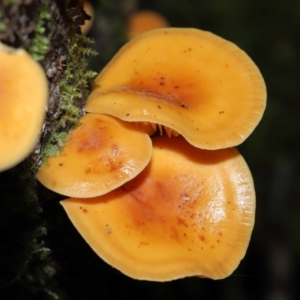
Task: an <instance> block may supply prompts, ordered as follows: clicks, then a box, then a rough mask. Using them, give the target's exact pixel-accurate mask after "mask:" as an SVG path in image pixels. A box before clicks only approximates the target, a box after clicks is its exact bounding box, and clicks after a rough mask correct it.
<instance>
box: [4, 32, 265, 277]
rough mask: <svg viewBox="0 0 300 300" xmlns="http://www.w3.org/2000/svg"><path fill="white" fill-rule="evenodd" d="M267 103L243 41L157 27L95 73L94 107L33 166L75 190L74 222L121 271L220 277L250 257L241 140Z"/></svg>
mask: <svg viewBox="0 0 300 300" xmlns="http://www.w3.org/2000/svg"><path fill="white" fill-rule="evenodd" d="M27 90H28V87H27ZM265 105H266V87H265V84H264V80H263V78H262V76H261V74H260V72H259V70H258V68H257V67H256V66H255V64H254V63H253V62H252V60H251V59H250V58H249V57H248V56H247V55H246V54H245V53H244V52H243V51H242V50H240V49H239V48H238V47H237V46H236V45H234V44H232V43H230V42H228V41H226V40H224V39H222V38H220V37H218V36H216V35H214V34H212V33H209V32H205V31H201V30H198V29H182V28H163V29H156V30H152V31H149V32H146V33H144V34H142V35H139V36H137V37H135V38H133V39H132V40H130V41H129V42H128V43H127V44H126V45H124V46H123V47H122V48H121V49H120V51H119V52H118V53H117V54H116V55H115V56H114V58H113V59H112V60H111V61H110V62H109V64H108V65H107V66H106V67H105V68H104V69H103V70H102V72H101V73H100V74H99V75H98V77H97V78H96V79H95V82H94V86H93V89H92V92H91V94H90V96H89V97H88V99H87V102H86V106H85V110H86V112H87V114H85V115H84V116H83V117H82V118H81V119H80V120H79V125H78V126H77V127H76V128H75V129H74V130H73V131H72V132H70V134H69V137H68V140H67V143H66V145H65V147H64V148H63V149H62V151H61V153H60V155H58V156H55V157H51V158H49V159H48V161H47V162H45V163H44V164H42V165H41V167H40V169H39V170H38V173H37V178H38V180H39V181H40V182H41V183H42V184H43V185H45V186H46V187H47V188H49V189H51V190H53V191H55V192H57V193H59V194H62V195H65V196H66V197H69V198H67V199H65V200H63V201H61V204H62V206H63V208H64V209H65V211H66V213H67V215H68V217H69V218H70V220H71V221H72V223H73V224H74V226H75V227H76V229H77V230H78V231H79V233H80V234H81V235H82V237H83V238H84V239H85V240H86V242H87V243H88V244H89V245H90V247H91V248H92V249H93V250H94V251H95V252H96V253H97V254H98V255H99V256H100V257H101V258H102V259H103V260H104V261H106V262H107V263H109V264H110V265H112V266H113V267H115V268H116V269H118V270H120V271H121V272H123V273H124V274H126V275H128V276H130V277H132V278H136V279H144V280H152V281H168V280H173V279H177V278H182V277H187V276H199V277H207V278H212V279H221V278H224V277H226V276H229V275H230V274H231V273H232V272H233V271H234V270H235V269H236V267H237V266H238V264H239V262H240V261H241V259H242V258H243V257H244V255H245V252H246V250H247V247H248V243H249V240H250V236H251V233H252V229H253V225H254V215H255V191H254V186H253V180H252V176H251V173H250V171H249V169H248V166H247V164H246V162H245V161H244V159H243V157H242V156H241V155H240V154H239V152H238V151H237V149H235V148H234V147H235V146H236V145H239V144H240V143H242V142H243V141H244V140H245V139H246V138H247V137H248V136H249V135H250V134H251V132H252V131H253V130H254V128H255V127H256V126H257V124H258V123H259V121H260V120H261V118H262V115H263V112H264V109H265ZM1 150H2V149H1Z"/></svg>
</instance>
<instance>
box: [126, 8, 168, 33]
mask: <svg viewBox="0 0 300 300" xmlns="http://www.w3.org/2000/svg"><path fill="white" fill-rule="evenodd" d="M163 27H169V23H168V21H167V20H166V19H165V18H164V17H163V16H162V15H161V14H159V13H157V12H155V11H152V10H139V11H136V12H134V13H133V14H131V15H130V16H129V18H128V22H127V30H126V34H127V36H128V38H129V39H132V38H134V37H136V36H138V35H140V34H142V33H144V32H146V31H149V30H152V29H156V28H163Z"/></svg>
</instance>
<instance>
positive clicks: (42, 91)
mask: <svg viewBox="0 0 300 300" xmlns="http://www.w3.org/2000/svg"><path fill="white" fill-rule="evenodd" d="M47 99H48V81H47V78H46V76H45V73H44V70H43V69H42V67H41V66H40V65H39V64H38V63H37V62H36V61H34V60H33V58H32V57H31V56H30V55H29V54H28V53H27V52H26V51H25V50H23V49H14V48H11V47H8V46H6V45H4V44H2V43H0V171H3V170H6V169H9V168H11V167H13V166H15V165H16V164H18V163H19V162H20V161H22V160H23V159H24V158H25V157H26V156H27V155H29V153H30V152H31V151H32V150H33V148H34V146H35V144H36V142H37V141H38V139H39V136H40V133H41V127H42V124H43V120H44V116H45V111H46V105H47Z"/></svg>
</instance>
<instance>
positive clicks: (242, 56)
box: [86, 28, 266, 150]
mask: <svg viewBox="0 0 300 300" xmlns="http://www.w3.org/2000/svg"><path fill="white" fill-rule="evenodd" d="M265 105H266V87H265V84H264V80H263V78H262V76H261V74H260V72H259V70H258V68H257V67H256V65H255V64H254V63H253V61H252V60H251V59H250V58H249V57H248V56H247V54H246V53H245V52H243V51H242V50H241V49H239V48H238V47H237V46H236V45H234V44H233V43H231V42H228V41H226V40H224V39H222V38H220V37H218V36H216V35H214V34H212V33H210V32H205V31H201V30H198V29H187V28H165V29H156V30H152V31H149V32H147V33H144V34H142V35H140V36H138V37H136V38H135V39H133V40H131V41H130V42H128V43H127V44H126V45H125V46H124V47H123V48H121V50H120V51H119V52H118V53H117V54H116V55H115V57H114V58H113V59H112V60H111V61H110V63H109V64H108V65H107V66H106V67H105V68H104V69H103V70H102V72H101V73H100V74H99V75H98V77H97V78H96V79H95V82H94V88H93V90H92V93H91V94H90V96H89V98H88V100H87V103H86V111H88V112H93V113H106V114H109V115H113V116H115V117H118V118H120V119H122V120H125V121H130V122H132V121H134V122H148V123H151V124H152V125H153V126H154V127H155V126H157V125H156V124H158V126H159V127H160V129H162V127H163V128H165V130H166V132H167V134H168V135H178V133H179V134H181V135H182V136H184V138H185V139H186V140H187V141H188V142H189V143H191V144H192V145H194V146H196V147H199V148H202V149H213V150H214V149H220V148H227V147H232V146H235V145H238V144H240V143H241V142H243V141H244V140H245V139H246V138H247V137H248V136H249V135H250V133H251V132H252V131H253V130H254V128H255V127H256V125H257V124H258V123H259V121H260V119H261V117H262V114H263V112H264V109H265Z"/></svg>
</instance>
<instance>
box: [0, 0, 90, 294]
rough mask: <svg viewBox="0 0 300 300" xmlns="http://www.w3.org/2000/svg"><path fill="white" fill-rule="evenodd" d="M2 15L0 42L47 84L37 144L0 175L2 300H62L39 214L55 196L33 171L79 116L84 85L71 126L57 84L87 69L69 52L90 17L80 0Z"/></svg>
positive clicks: (34, 2)
mask: <svg viewBox="0 0 300 300" xmlns="http://www.w3.org/2000/svg"><path fill="white" fill-rule="evenodd" d="M0 12H1V15H0V24H1V30H0V40H1V42H3V43H5V44H7V45H10V46H12V47H16V48H19V47H21V48H24V49H26V50H27V51H28V52H29V53H30V54H31V55H32V56H33V57H34V58H35V59H36V60H38V61H40V63H41V64H42V66H43V68H44V69H45V70H46V75H47V78H48V81H49V104H48V107H47V115H46V119H45V123H44V126H43V132H42V135H41V139H40V142H39V143H38V144H37V145H36V147H35V149H34V151H33V152H32V154H31V155H30V156H29V157H28V158H27V159H26V160H25V161H23V162H22V163H21V164H19V165H18V166H16V167H14V168H12V169H10V170H7V171H5V172H1V173H0V181H1V183H0V198H1V211H0V239H1V243H0V257H1V259H0V266H1V267H0V298H1V299H63V298H64V296H63V292H62V291H61V290H60V288H59V287H58V284H57V283H56V278H55V275H56V273H57V271H58V266H57V264H56V263H55V261H54V260H53V259H52V258H51V251H50V249H49V247H48V245H47V231H48V230H47V227H48V225H47V222H46V219H45V216H44V214H43V209H42V205H43V202H44V201H45V200H47V199H49V197H50V198H55V196H56V195H54V194H51V193H48V192H47V191H45V190H44V189H42V188H40V187H39V186H38V185H37V183H36V180H35V169H36V166H37V164H38V163H39V162H40V160H41V152H42V149H43V148H44V146H45V144H47V143H49V139H50V136H51V134H52V133H53V132H57V133H59V132H62V131H64V132H67V131H68V130H69V129H70V128H71V127H72V126H73V125H74V124H75V122H76V120H77V119H78V116H79V115H80V114H81V113H82V107H83V103H84V97H85V95H86V93H87V92H88V83H87V82H84V83H83V84H82V85H81V86H77V87H76V95H75V97H73V101H74V102H73V103H72V104H73V105H74V107H75V108H78V110H76V112H77V115H75V116H74V115H73V116H72V120H71V121H70V122H69V124H66V122H64V123H63V122H61V120H62V119H63V118H64V117H65V115H67V114H68V111H67V109H66V108H65V107H64V104H62V102H63V101H64V97H63V96H62V93H63V92H64V90H63V89H64V86H62V85H61V84H60V83H61V82H62V80H63V79H64V80H65V81H66V82H65V83H66V84H70V85H72V84H73V83H72V80H74V79H73V78H72V77H70V76H69V77H66V70H68V65H69V64H75V65H76V66H78V65H79V67H78V68H80V67H85V66H86V64H85V63H82V62H79V63H77V62H74V61H72V59H73V57H71V56H70V53H73V54H74V47H75V46H74V41H75V42H76V47H82V48H83V47H85V45H84V44H85V42H84V39H80V38H79V37H80V27H79V25H81V24H83V23H84V20H85V18H88V16H87V15H86V14H85V13H84V11H83V7H82V1H77V0H70V1H59V0H58V1H50V0H23V1H3V2H1V4H0ZM72 42H73V45H72ZM72 47H73V52H72V51H71V48H72ZM75 52H76V51H75ZM75 59H80V60H84V55H83V53H82V52H80V51H79V53H78V51H77V56H76V57H75ZM0 63H1V62H0ZM79 71H80V72H85V70H78V72H79ZM28 92H29V93H30V92H31V91H28ZM59 122H61V124H60V123H59ZM57 124H59V126H57ZM58 142H61V141H58V140H53V141H51V143H53V144H55V143H58ZM1 146H3V145H1Z"/></svg>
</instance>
